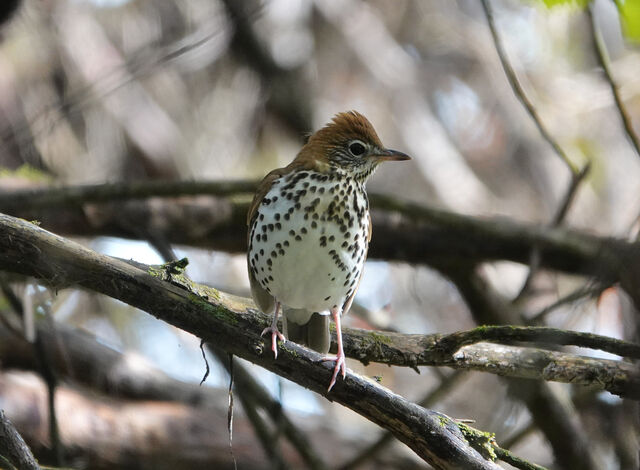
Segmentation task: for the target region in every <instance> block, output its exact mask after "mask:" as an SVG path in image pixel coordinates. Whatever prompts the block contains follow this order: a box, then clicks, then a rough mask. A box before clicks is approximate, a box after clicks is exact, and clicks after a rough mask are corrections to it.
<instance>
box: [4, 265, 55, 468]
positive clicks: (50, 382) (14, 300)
mask: <svg viewBox="0 0 640 470" xmlns="http://www.w3.org/2000/svg"><path fill="white" fill-rule="evenodd" d="M0 285H1V286H2V292H3V294H4V295H5V297H6V298H7V299H8V300H9V303H10V304H11V307H12V308H13V309H14V311H15V313H16V314H17V315H18V316H19V317H20V318H24V316H25V312H24V306H23V304H22V302H21V301H20V299H19V298H18V296H17V295H15V293H14V292H13V289H12V288H11V286H9V284H8V283H7V282H6V279H5V278H0ZM32 344H33V348H34V350H35V352H36V357H37V358H38V363H39V365H40V375H41V376H42V378H43V379H44V381H45V383H46V384H47V404H48V407H49V440H50V441H51V442H50V444H51V448H52V450H53V453H54V456H55V459H56V464H57V465H58V466H61V465H63V462H64V450H63V447H62V442H61V440H60V432H59V429H58V418H57V413H56V406H55V393H56V386H57V382H58V381H57V378H56V374H55V372H54V371H53V367H52V365H51V361H50V360H49V354H48V352H47V351H46V350H45V346H44V342H43V341H42V338H41V337H40V336H39V335H37V334H36V335H35V340H34V341H33V343H32Z"/></svg>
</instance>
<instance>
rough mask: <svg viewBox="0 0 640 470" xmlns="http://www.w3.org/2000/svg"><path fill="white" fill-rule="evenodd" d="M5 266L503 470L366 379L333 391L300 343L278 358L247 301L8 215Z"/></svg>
mask: <svg viewBox="0 0 640 470" xmlns="http://www.w3.org/2000/svg"><path fill="white" fill-rule="evenodd" d="M0 268H1V269H4V270H9V271H13V272H19V273H22V274H26V275H30V276H35V277H38V278H40V279H43V280H45V281H46V282H48V283H49V284H51V285H52V286H54V287H55V286H57V287H62V286H69V285H78V286H81V287H84V288H87V289H91V290H94V291H96V292H100V293H103V294H105V295H109V296H111V297H114V298H117V299H119V300H121V301H123V302H126V303H128V304H130V305H133V306H135V307H138V308H141V309H143V310H146V311H147V312H149V313H151V314H152V315H154V316H156V317H157V318H160V319H162V320H164V321H166V322H168V323H170V324H172V325H174V326H176V327H178V328H181V329H183V330H185V331H189V332H191V333H192V334H194V335H196V336H198V337H200V338H202V339H204V340H205V341H209V342H212V343H214V344H216V345H217V346H218V347H220V348H222V349H224V350H226V351H227V352H229V353H232V354H235V355H237V356H238V357H242V358H244V359H246V360H249V361H250V362H253V363H255V364H258V365H260V366H261V367H264V368H265V369H268V370H270V371H272V372H274V373H276V374H278V375H281V376H283V377H285V378H287V379H289V380H291V381H293V382H296V383H298V384H300V385H302V386H304V387H307V388H309V389H310V390H313V391H315V392H316V393H319V394H321V395H323V396H326V397H327V398H328V399H330V400H334V401H336V402H338V403H341V404H343V405H345V406H347V407H348V408H350V409H352V410H353V411H355V412H357V413H359V414H361V415H362V416H364V417H366V418H367V419H369V420H371V421H372V422H374V423H376V424H378V425H380V426H382V427H384V428H385V429H388V430H390V431H391V432H393V434H394V435H395V436H396V437H397V438H398V439H399V440H400V441H402V442H404V443H405V444H407V445H408V446H409V447H410V448H411V449H413V450H414V452H416V453H417V454H418V455H419V456H420V457H421V458H422V459H424V460H425V461H427V462H429V463H430V464H431V465H432V466H433V467H434V468H437V469H459V468H465V469H470V470H471V469H492V470H494V469H498V468H499V467H498V466H497V465H496V464H495V463H493V462H492V461H491V460H487V459H485V458H484V457H483V456H482V455H481V454H480V453H478V452H477V451H476V450H474V449H473V448H472V447H471V446H470V445H469V443H468V442H467V441H466V440H465V438H464V435H463V434H462V432H461V431H460V429H459V428H458V427H457V426H456V425H455V423H451V422H450V421H451V420H448V419H446V416H444V415H442V414H441V413H437V412H435V411H431V410H428V409H424V408H422V407H420V406H418V405H415V404H413V403H411V402H409V401H407V400H406V399H404V398H402V397H400V396H399V395H396V394H394V393H393V392H391V391H389V390H387V389H385V388H383V387H381V386H380V385H378V384H376V383H375V382H373V381H370V380H368V379H366V378H364V377H361V376H358V375H356V374H353V373H349V374H348V375H347V377H346V379H345V380H341V381H339V382H338V383H337V384H336V386H335V387H334V388H333V389H332V391H331V393H327V391H326V386H327V383H329V379H330V375H331V369H330V367H329V366H328V365H326V364H324V363H323V362H322V361H321V355H319V354H317V353H314V352H312V351H309V350H307V349H305V348H303V347H300V346H298V345H296V344H295V343H290V342H286V343H285V344H283V345H282V346H281V349H280V354H279V355H278V359H277V360H274V359H273V357H272V356H271V354H269V352H270V351H269V349H268V348H265V347H264V342H263V340H262V338H261V337H260V332H261V330H262V329H263V328H264V327H265V326H266V325H267V324H268V323H269V320H268V318H267V316H266V315H264V314H261V313H256V312H251V311H250V304H248V303H247V302H246V300H244V299H242V298H239V297H235V296H231V295H228V294H225V293H223V292H220V291H217V290H215V289H209V288H204V287H202V286H198V285H195V284H192V289H191V290H187V289H183V288H181V287H178V286H176V285H174V284H171V283H169V282H165V281H162V280H160V279H158V278H157V277H154V275H152V273H153V274H158V273H157V271H155V272H154V271H150V272H146V271H143V270H142V269H140V268H138V267H135V266H132V265H130V264H127V263H125V262H123V261H121V260H118V259H113V258H110V257H108V256H104V255H100V254H98V253H95V252H93V251H91V250H89V249H87V248H85V247H83V246H81V245H79V244H77V243H74V242H71V241H69V240H65V239H64V238H62V237H59V236H57V235H54V234H52V233H50V232H47V231H46V230H43V229H41V228H39V227H37V226H36V225H34V224H31V223H29V222H26V221H23V220H19V219H15V218H13V217H10V216H6V215H0Z"/></svg>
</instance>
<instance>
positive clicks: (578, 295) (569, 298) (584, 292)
mask: <svg viewBox="0 0 640 470" xmlns="http://www.w3.org/2000/svg"><path fill="white" fill-rule="evenodd" d="M609 286H610V284H596V285H593V283H588V284H587V285H586V286H582V287H580V288H578V289H576V290H574V291H572V292H570V293H568V294H567V295H565V296H564V297H560V298H559V299H558V300H556V301H555V302H553V303H552V304H549V305H547V306H546V307H543V308H541V309H540V310H539V311H538V312H536V313H534V314H533V315H531V317H529V318H528V319H527V323H528V324H536V323H540V322H542V321H543V320H544V318H545V317H546V316H547V315H549V314H550V313H551V312H553V311H554V310H556V309H557V308H559V307H561V306H563V305H566V304H569V303H571V302H575V301H576V300H579V299H590V298H594V297H598V296H599V295H600V294H601V293H602V292H603V291H604V290H605V289H607V288H608V287H609Z"/></svg>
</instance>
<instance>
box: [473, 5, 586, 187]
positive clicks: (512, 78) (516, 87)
mask: <svg viewBox="0 0 640 470" xmlns="http://www.w3.org/2000/svg"><path fill="white" fill-rule="evenodd" d="M482 7H483V9H484V14H485V16H486V18H487V23H488V24H489V29H490V30H491V36H492V37H493V42H494V44H495V46H496V51H497V52H498V56H499V57H500V62H501V63H502V67H503V68H504V72H505V74H506V75H507V79H508V80H509V84H510V85H511V88H512V89H513V93H514V94H515V95H516V97H517V98H518V100H520V102H521V103H522V105H523V106H524V108H525V109H526V110H527V113H529V116H531V119H533V122H534V123H535V125H536V127H537V128H538V130H539V131H540V134H541V135H542V137H543V138H544V140H546V141H547V142H548V143H549V145H551V147H552V148H553V150H554V152H555V153H556V155H558V157H560V159H561V160H562V161H563V162H564V164H565V165H566V166H567V168H568V169H569V170H570V171H571V173H573V174H578V168H577V166H576V165H575V164H574V163H573V162H572V161H571V160H570V159H569V157H568V156H567V154H566V153H565V151H564V150H563V149H562V147H561V146H560V144H558V142H557V141H556V139H555V138H554V137H553V136H552V135H551V133H550V132H549V131H548V130H547V128H546V127H545V125H544V124H543V123H542V120H541V119H540V116H539V115H538V112H537V111H536V108H535V106H533V104H532V103H531V101H529V99H528V98H527V95H526V93H525V92H524V89H523V88H522V86H521V85H520V81H519V80H518V77H517V75H516V72H515V70H513V67H512V66H511V63H510V62H509V59H508V58H507V53H506V51H505V49H504V45H503V44H502V40H501V39H500V36H499V34H498V30H497V29H496V25H495V22H494V19H493V10H492V8H491V4H490V1H489V0H482Z"/></svg>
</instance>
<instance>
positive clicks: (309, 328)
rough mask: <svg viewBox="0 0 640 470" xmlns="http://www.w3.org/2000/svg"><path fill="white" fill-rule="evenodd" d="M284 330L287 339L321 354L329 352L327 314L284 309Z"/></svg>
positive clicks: (329, 339) (329, 341)
mask: <svg viewBox="0 0 640 470" xmlns="http://www.w3.org/2000/svg"><path fill="white" fill-rule="evenodd" d="M283 317H284V332H285V336H286V337H287V339H288V340H290V341H293V342H294V343H299V344H305V345H307V346H309V347H310V348H311V349H313V350H314V351H318V352H319V353H321V354H326V353H328V352H329V345H330V344H331V337H330V336H329V315H320V314H319V313H315V312H314V313H311V314H309V311H307V310H304V309H292V308H285V309H284V315H283Z"/></svg>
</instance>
